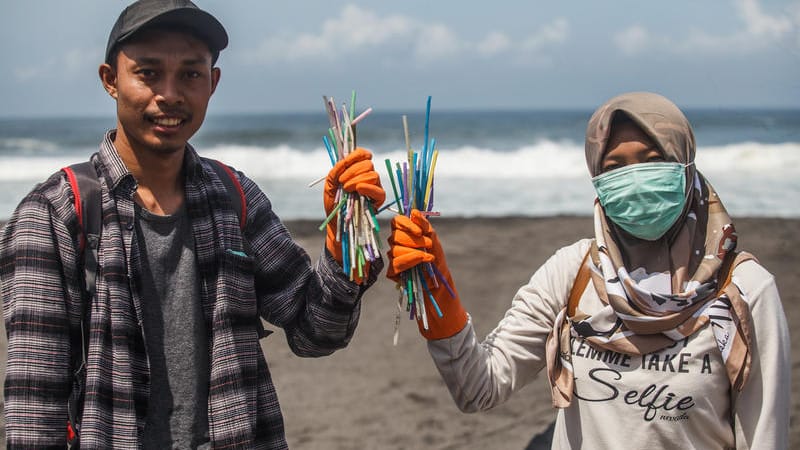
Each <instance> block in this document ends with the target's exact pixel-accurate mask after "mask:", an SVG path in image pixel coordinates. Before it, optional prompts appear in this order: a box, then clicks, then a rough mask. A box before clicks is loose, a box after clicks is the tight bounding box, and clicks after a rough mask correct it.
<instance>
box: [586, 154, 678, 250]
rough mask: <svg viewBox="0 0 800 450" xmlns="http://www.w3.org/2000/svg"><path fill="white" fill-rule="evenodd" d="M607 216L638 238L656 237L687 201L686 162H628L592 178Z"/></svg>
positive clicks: (648, 239) (651, 238) (650, 238)
mask: <svg viewBox="0 0 800 450" xmlns="http://www.w3.org/2000/svg"><path fill="white" fill-rule="evenodd" d="M592 184H593V185H594V189H595V191H596V192H597V198H598V199H599V200H600V205H601V206H602V207H603V210H604V211H605V213H606V217H608V218H609V219H611V220H612V221H613V222H614V223H615V224H617V225H619V226H620V227H621V228H622V229H623V230H625V231H627V232H628V233H630V234H632V235H633V236H636V237H637V238H639V239H644V240H647V241H655V240H656V239H658V238H660V237H661V236H663V235H664V233H666V232H667V230H669V229H670V228H671V227H672V225H674V224H675V221H676V220H677V219H678V217H679V216H680V215H681V212H682V211H683V207H684V206H685V205H686V165H685V164H681V163H674V162H653V163H639V164H631V165H629V166H625V167H621V168H619V169H614V170H611V171H609V172H606V173H602V174H600V175H598V176H596V177H594V178H592Z"/></svg>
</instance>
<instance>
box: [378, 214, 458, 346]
mask: <svg viewBox="0 0 800 450" xmlns="http://www.w3.org/2000/svg"><path fill="white" fill-rule="evenodd" d="M391 226H392V230H391V234H390V236H389V246H390V248H389V252H388V256H389V269H388V270H387V272H386V276H387V277H388V278H389V279H391V280H394V281H395V282H400V274H401V273H402V272H404V271H406V270H408V269H411V268H412V267H415V266H417V265H419V264H421V263H428V262H429V263H432V264H433V265H434V266H436V269H438V270H439V272H440V273H441V274H442V275H443V276H444V278H445V279H446V280H447V283H448V284H449V286H450V288H451V289H452V290H453V294H455V296H454V295H452V294H451V293H450V291H449V290H448V289H447V287H446V286H445V284H444V283H442V282H441V280H437V282H438V283H434V282H433V280H432V279H431V278H430V276H429V274H428V272H427V271H426V270H422V272H423V276H424V277H425V282H426V283H427V285H428V289H430V291H431V294H432V295H433V298H434V299H436V303H437V304H438V305H439V309H441V311H442V317H439V315H438V314H437V313H436V309H435V308H434V307H433V305H432V304H431V303H430V299H428V298H426V299H425V301H424V304H425V314H426V315H427V318H428V329H427V330H426V329H425V328H424V326H423V324H422V320H417V325H418V326H419V332H420V333H421V334H422V336H423V337H425V338H426V339H430V340H433V339H444V338H449V337H452V336H454V335H456V334H458V332H459V331H461V330H462V329H464V326H466V325H467V312H466V311H465V310H464V308H463V306H461V300H459V298H458V291H457V290H456V285H455V283H454V282H453V277H452V276H451V275H450V269H448V268H447V260H446V259H445V257H444V250H443V249H442V244H441V243H440V242H439V237H438V236H437V235H436V231H435V230H434V229H433V226H431V224H430V222H429V221H428V219H427V218H426V217H425V216H424V215H423V214H422V213H421V212H419V211H418V210H416V209H412V210H411V217H406V216H403V215H397V216H395V217H394V218H393V219H392V222H391ZM437 284H438V286H437Z"/></svg>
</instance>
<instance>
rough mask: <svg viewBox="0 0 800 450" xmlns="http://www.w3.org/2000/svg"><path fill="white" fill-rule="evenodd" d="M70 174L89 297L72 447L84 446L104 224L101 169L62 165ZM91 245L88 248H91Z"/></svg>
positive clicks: (72, 404) (77, 364)
mask: <svg viewBox="0 0 800 450" xmlns="http://www.w3.org/2000/svg"><path fill="white" fill-rule="evenodd" d="M61 170H62V171H63V172H64V173H65V174H66V176H67V181H68V182H69V184H70V186H71V188H72V194H73V201H74V202H75V213H76V214H77V216H78V228H79V229H80V232H79V237H78V251H79V252H80V253H81V257H82V258H81V259H82V263H83V274H84V275H83V276H84V279H83V287H84V291H85V295H86V297H85V300H84V301H82V302H81V354H80V359H78V358H75V359H74V362H73V377H74V380H73V389H72V392H71V393H70V397H69V401H68V405H67V412H68V417H69V420H68V422H67V442H68V446H69V448H78V447H79V446H80V433H79V431H80V426H79V424H80V420H79V417H80V410H81V409H82V406H83V396H84V393H85V384H86V380H85V371H86V358H87V354H88V347H89V335H88V332H87V328H88V327H87V325H88V323H89V314H90V313H91V309H90V308H89V304H90V303H91V301H92V298H94V294H95V286H96V280H97V261H98V259H97V250H98V247H99V246H100V232H101V228H102V194H101V192H100V180H99V179H98V178H97V171H96V170H95V168H94V165H93V164H92V163H91V162H90V161H86V162H82V163H79V164H73V165H71V166H68V167H64V168H63V169H61ZM87 247H88V248H87Z"/></svg>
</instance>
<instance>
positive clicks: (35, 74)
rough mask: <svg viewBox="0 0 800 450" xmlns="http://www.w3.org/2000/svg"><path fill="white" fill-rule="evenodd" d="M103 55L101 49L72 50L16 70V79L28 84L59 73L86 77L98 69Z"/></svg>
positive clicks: (60, 74)
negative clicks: (89, 72)
mask: <svg viewBox="0 0 800 450" xmlns="http://www.w3.org/2000/svg"><path fill="white" fill-rule="evenodd" d="M101 55H102V53H101V50H100V48H99V47H98V48H95V49H91V50H86V49H70V50H67V51H65V52H64V53H63V54H62V55H60V56H57V57H52V58H48V59H44V60H40V61H39V64H37V65H35V66H22V67H16V68H14V71H13V72H14V78H16V80H17V81H20V82H27V81H33V80H36V79H40V78H45V77H48V76H49V75H52V74H53V73H58V74H59V77H64V76H67V77H72V76H74V75H84V74H86V73H88V72H87V71H89V70H92V71H93V70H95V69H96V68H97V66H98V65H99V62H98V61H100V58H101ZM92 73H94V72H92Z"/></svg>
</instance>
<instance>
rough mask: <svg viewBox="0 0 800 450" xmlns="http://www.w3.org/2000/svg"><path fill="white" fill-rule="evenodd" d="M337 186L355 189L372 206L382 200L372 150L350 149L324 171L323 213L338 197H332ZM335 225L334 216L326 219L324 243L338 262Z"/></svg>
mask: <svg viewBox="0 0 800 450" xmlns="http://www.w3.org/2000/svg"><path fill="white" fill-rule="evenodd" d="M339 186H342V190H343V191H344V192H350V193H353V192H355V193H358V194H359V195H362V196H364V197H366V198H368V199H370V200H371V201H372V204H373V206H374V207H375V208H376V210H377V208H378V207H380V206H381V204H383V201H384V200H386V192H385V191H384V190H383V188H382V187H381V178H380V176H379V175H378V172H376V171H375V168H374V167H373V165H372V153H370V152H369V151H368V150H365V149H363V148H357V149H355V150H353V151H352V152H351V153H350V154H349V155H347V156H346V157H345V158H344V159H342V160H340V161H339V162H337V163H336V165H334V166H333V168H332V169H331V170H330V172H328V176H327V177H326V178H325V190H324V192H323V204H324V206H325V216H326V217H327V216H328V215H330V213H331V211H333V209H334V208H335V207H336V206H337V204H338V202H339V200H340V199H337V197H336V195H337V192H338V191H339ZM336 226H337V224H336V220H331V221H329V222H328V226H327V235H326V238H325V247H326V248H327V249H328V251H329V252H330V254H331V255H332V256H333V257H334V259H336V261H338V262H339V264H341V263H342V246H341V244H340V243H339V242H337V241H336Z"/></svg>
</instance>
